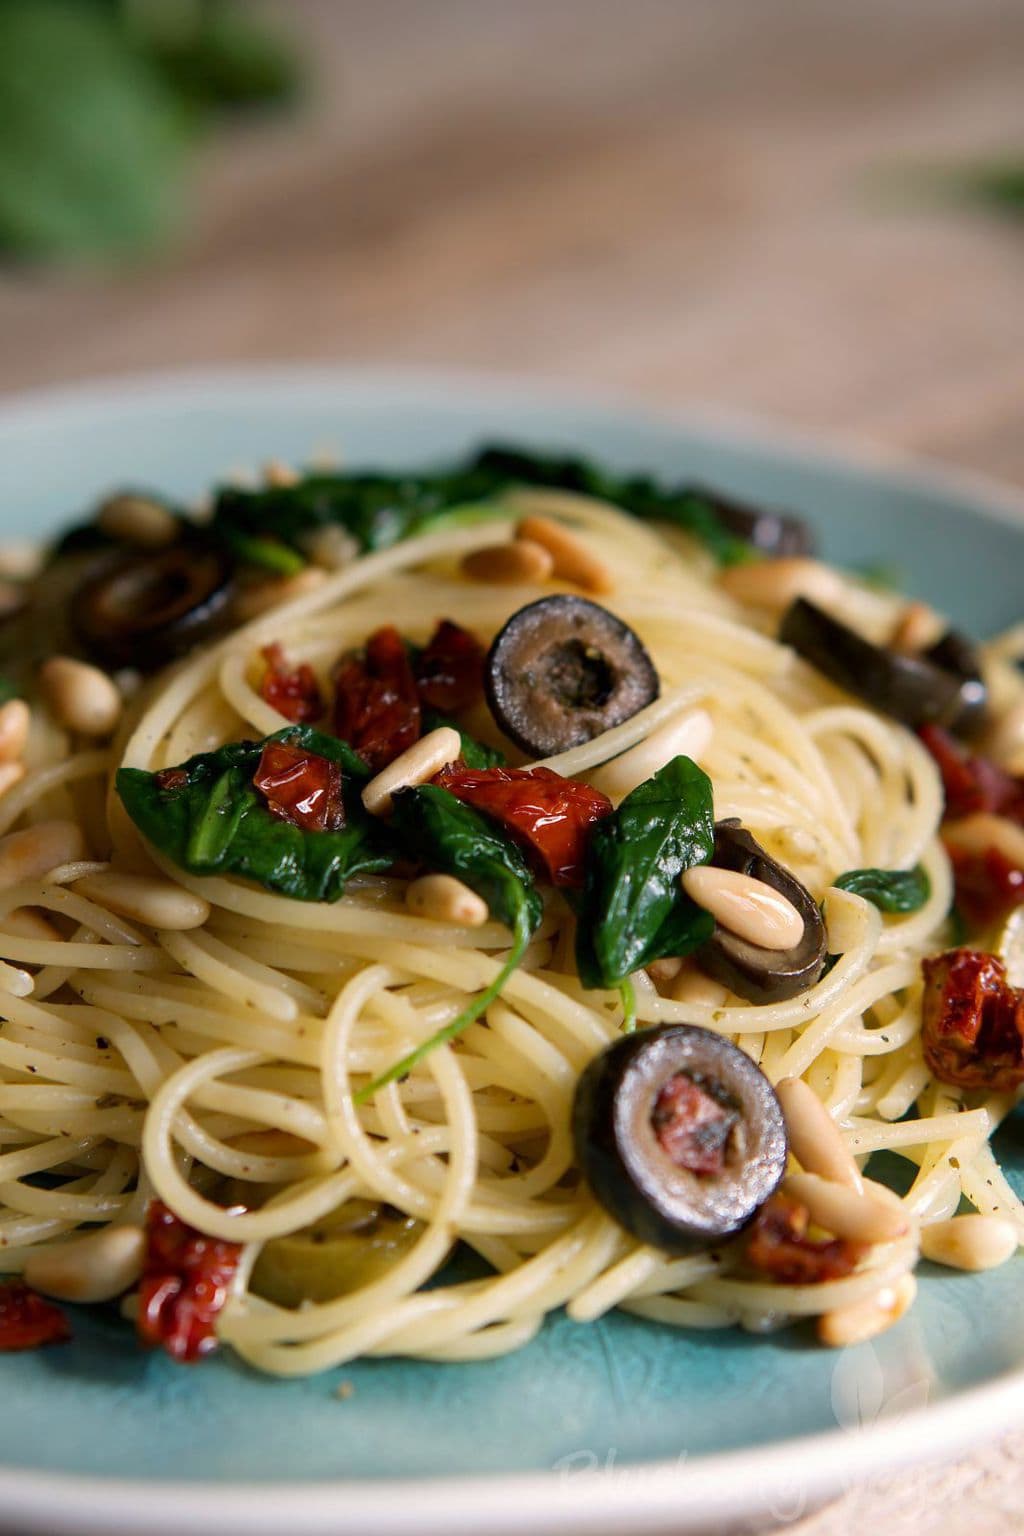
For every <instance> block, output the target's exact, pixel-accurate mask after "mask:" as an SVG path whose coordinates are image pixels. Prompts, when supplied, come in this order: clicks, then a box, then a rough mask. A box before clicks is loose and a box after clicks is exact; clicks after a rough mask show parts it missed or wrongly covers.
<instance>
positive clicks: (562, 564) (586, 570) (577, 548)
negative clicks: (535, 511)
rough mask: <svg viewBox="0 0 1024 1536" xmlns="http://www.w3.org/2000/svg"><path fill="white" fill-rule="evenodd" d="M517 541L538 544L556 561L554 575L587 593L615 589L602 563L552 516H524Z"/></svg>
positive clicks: (517, 529)
mask: <svg viewBox="0 0 1024 1536" xmlns="http://www.w3.org/2000/svg"><path fill="white" fill-rule="evenodd" d="M516 539H517V540H520V539H525V540H526V541H527V542H528V543H531V544H539V545H540V546H541V548H542V549H546V550H547V552H548V554H549V555H550V556H551V558H552V560H553V561H554V562H555V570H554V574H555V575H556V576H559V577H561V579H562V580H563V581H571V582H572V584H573V586H575V587H582V588H583V590H584V591H585V592H596V593H599V594H600V593H604V592H611V591H613V590H614V587H615V581H614V579H613V577H612V573H611V571H610V570H609V569H608V567H607V566H606V565H605V563H604V561H603V560H599V559H598V557H597V555H595V554H593V553H592V552H591V551H590V550H589V549H588V548H587V546H586V545H585V544H584V543H583V542H582V541H581V540H580V539H579V538H577V536H576V534H574V533H571V532H570V531H569V529H568V528H566V527H565V526H564V524H562V523H556V522H555V521H554V519H553V518H550V517H524V518H523V520H522V522H521V523H519V524H518V525H517V527H516Z"/></svg>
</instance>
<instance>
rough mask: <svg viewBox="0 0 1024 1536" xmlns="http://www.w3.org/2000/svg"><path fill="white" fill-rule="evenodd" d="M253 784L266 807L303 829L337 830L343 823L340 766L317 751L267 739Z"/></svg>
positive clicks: (343, 806)
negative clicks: (305, 750)
mask: <svg viewBox="0 0 1024 1536" xmlns="http://www.w3.org/2000/svg"><path fill="white" fill-rule="evenodd" d="M252 782H253V785H254V786H255V788H256V789H258V790H259V791H260V794H261V795H262V796H263V798H264V800H265V801H266V802H267V809H268V811H270V812H271V813H272V814H273V815H274V816H280V818H281V820H282V821H290V822H291V823H292V825H293V826H296V827H302V828H303V830H304V831H306V832H337V831H338V830H339V828H341V827H343V826H344V825H345V802H344V800H343V799H342V795H341V769H340V768H339V767H338V764H337V763H332V762H330V761H329V760H328V759H327V758H326V757H321V756H320V755H319V754H318V753H316V752H304V751H303V750H302V748H301V747H294V746H292V745H291V743H290V742H287V741H270V742H268V743H267V745H266V746H265V747H264V748H263V751H262V752H261V754H260V762H259V767H258V768H257V769H256V772H255V774H254V775H253V780H252Z"/></svg>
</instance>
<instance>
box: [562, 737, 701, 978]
mask: <svg viewBox="0 0 1024 1536" xmlns="http://www.w3.org/2000/svg"><path fill="white" fill-rule="evenodd" d="M713 849H714V813H713V800H712V791H711V780H710V779H709V778H708V776H707V774H706V773H704V772H703V771H702V770H701V769H700V768H698V767H697V765H696V763H694V762H691V760H690V759H689V758H688V757H676V758H673V759H672V761H671V762H670V763H666V765H665V767H664V768H662V769H660V770H659V772H658V773H656V774H655V775H654V777H653V778H651V779H648V780H647V781H646V783H644V784H640V785H639V786H638V787H637V788H636V789H634V790H633V792H632V794H630V795H627V796H626V798H625V800H623V802H622V804H621V805H620V806H619V808H618V810H617V811H615V813H614V814H613V815H611V816H608V817H605V819H604V820H603V821H599V822H598V823H597V824H596V825H595V827H594V829H593V831H592V832H591V834H590V843H589V846H588V849H587V865H586V878H585V883H584V888H583V895H582V899H581V900H580V902H579V905H578V921H577V927H576V966H577V969H578V971H579V974H580V979H581V981H582V982H583V985H584V986H585V987H615V986H618V985H619V983H620V982H622V981H624V980H625V978H626V977H627V976H629V975H630V974H631V973H632V972H633V971H635V970H638V969H639V968H640V967H641V966H643V965H647V964H649V963H650V962H651V961H652V960H657V959H660V958H662V957H664V956H666V955H685V954H688V953H690V952H691V951H692V950H694V949H696V948H698V947H699V945H701V944H703V943H704V942H705V941H706V940H707V939H709V938H710V937H711V933H712V931H713V928H714V921H713V919H712V918H711V916H710V914H709V913H707V912H705V911H703V910H702V909H701V908H700V907H698V906H696V905H695V903H694V902H692V901H690V900H689V898H688V897H687V896H686V895H685V894H684V892H683V890H682V888H681V886H680V883H679V877H680V875H682V873H683V871H684V870H687V869H691V868H692V867H693V866H694V865H695V864H706V863H707V861H708V860H709V859H710V857H711V854H712V852H713Z"/></svg>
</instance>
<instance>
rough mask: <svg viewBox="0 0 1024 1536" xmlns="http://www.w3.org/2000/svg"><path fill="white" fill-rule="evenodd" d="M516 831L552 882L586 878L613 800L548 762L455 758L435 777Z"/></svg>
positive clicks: (574, 882)
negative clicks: (594, 837)
mask: <svg viewBox="0 0 1024 1536" xmlns="http://www.w3.org/2000/svg"><path fill="white" fill-rule="evenodd" d="M434 783H435V784H440V785H441V787H442V788H443V789H447V790H448V792H449V793H450V794H452V795H454V796H455V797H456V799H457V800H464V801H465V802H466V804H467V805H473V806H475V807H476V808H477V810H478V811H484V812H486V814H487V815H488V816H493V817H494V818H495V820H496V821H500V822H501V823H502V825H503V826H505V827H507V828H508V830H509V831H510V832H512V833H514V834H515V835H516V837H517V838H518V839H519V841H520V842H521V843H523V844H524V845H525V846H526V848H527V850H528V851H529V852H530V853H531V854H532V856H533V858H534V861H535V862H536V863H537V864H538V865H539V867H540V869H541V871H542V872H543V873H544V874H546V875H547V877H548V879H549V880H551V882H552V883H553V884H554V885H575V886H579V885H582V884H583V857H584V854H585V853H586V847H587V837H588V834H589V832H590V828H591V826H592V825H593V824H594V822H595V821H600V819H601V818H602V817H603V816H610V815H611V810H612V803H611V801H610V800H609V799H608V797H607V795H602V794H601V792H600V790H596V789H591V788H590V786H589V784H577V783H576V781H575V780H574V779H563V777H562V775H561V774H560V773H555V772H554V771H553V770H552V769H550V768H466V767H464V766H462V765H461V764H459V763H453V764H452V765H451V767H449V768H442V770H441V772H440V773H439V774H438V775H437V777H436V778H435V780H434Z"/></svg>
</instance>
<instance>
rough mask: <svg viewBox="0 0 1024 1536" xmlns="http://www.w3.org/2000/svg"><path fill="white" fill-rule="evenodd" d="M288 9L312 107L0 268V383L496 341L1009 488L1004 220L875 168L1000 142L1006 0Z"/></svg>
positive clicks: (955, 1520) (498, 363) (978, 1463)
mask: <svg viewBox="0 0 1024 1536" xmlns="http://www.w3.org/2000/svg"><path fill="white" fill-rule="evenodd" d="M276 8H277V9H278V10H279V11H280V12H281V13H282V14H283V15H285V16H286V17H287V18H288V20H289V23H290V24H291V25H292V26H294V27H295V29H296V30H297V32H298V33H299V34H300V35H302V34H304V35H305V36H306V38H307V39H308V42H309V46H310V54H311V57H312V58H313V60H314V61H315V64H316V69H317V84H316V90H315V93H314V99H313V100H312V101H311V102H310V104H309V107H308V108H307V111H306V114H305V116H303V117H300V118H295V119H291V120H288V121H284V122H276V123H268V124H265V125H254V126H249V127H246V128H244V129H241V130H238V131H235V132H233V133H228V134H227V135H226V136H222V137H221V138H220V139H219V140H218V141H216V142H215V143H214V144H212V145H211V146H210V147H209V149H208V150H207V153H206V155H205V158H204V160H203V163H202V166H201V169H200V171H199V174H198V178H197V187H196V207H195V215H194V226H193V228H192V229H191V230H190V231H189V232H188V233H187V235H186V236H185V237H184V238H183V240H182V243H181V246H180V248H179V249H178V250H177V251H175V252H174V253H172V254H170V255H167V256H164V257H162V258H161V260H160V261H159V262H157V263H156V264H153V265H150V266H149V267H147V268H145V269H142V270H138V271H123V272H120V273H117V274H116V275H113V276H112V275H109V274H107V275H105V276H103V275H95V274H86V275H82V274H80V273H78V274H71V275H69V274H57V273H48V272H26V273H12V272H7V273H6V274H4V275H0V390H17V389H21V388H24V387H26V386H29V385H38V384H43V383H47V382H51V381H54V382H57V381H60V382H67V381H69V380H72V379H76V378H82V377H87V376H90V375H95V374H101V373H104V374H107V373H117V372H124V371H135V370H139V369H148V368H165V367H168V366H179V365H194V364H201V363H205V362H210V363H224V362H232V361H234V362H245V361H250V360H269V359H310V358H316V359H325V360H326V359H330V360H344V361H353V360H359V359H374V360H377V361H380V360H386V361H391V362H398V361H405V362H414V363H430V364H455V365H461V366H483V367H486V368H496V369H503V370H514V371H516V372H523V371H529V372H533V373H536V374H538V375H545V376H547V377H549V378H554V379H558V380H562V381H566V382H568V383H572V382H574V381H575V382H577V383H584V384H586V385H587V386H588V387H593V386H597V387H600V388H602V389H605V390H608V391H611V392H612V393H618V394H622V395H626V396H631V397H633V398H634V399H638V400H640V401H648V402H652V403H654V404H657V405H658V406H661V407H669V408H673V409H674V408H684V407H686V406H689V405H699V406H701V407H709V406H710V407H712V408H717V409H725V410H728V411H736V410H739V411H743V412H755V413H758V414H760V415H764V416H767V417H769V418H774V419H776V420H779V421H782V422H785V423H788V424H791V425H795V426H797V427H799V428H801V429H803V430H806V431H810V432H813V433H823V434H827V435H829V436H830V437H833V438H838V439H840V440H842V439H846V440H849V441H852V442H856V441H864V440H868V441H872V442H875V443H881V444H883V445H886V446H889V447H896V448H899V449H909V450H912V451H915V452H923V453H925V454H928V455H932V456H935V457H938V458H940V459H943V460H945V461H948V462H950V463H956V464H959V465H963V466H968V467H970V468H973V469H975V470H980V471H983V472H985V473H987V474H989V475H995V476H1000V477H1003V478H1005V479H1009V480H1012V481H1015V482H1017V483H1018V484H1024V430H1022V426H1024V420H1022V418H1024V363H1022V358H1024V291H1022V288H1024V284H1022V278H1024V225H1021V224H1018V225H1013V224H1011V223H1009V222H1005V221H1000V220H998V219H995V218H993V217H990V216H985V215H981V214H978V213H975V212H968V211H965V210H964V209H962V208H952V207H949V206H945V205H939V204H936V203H935V202H934V201H931V200H928V199H925V198H923V197H920V196H918V195H916V194H915V195H912V196H911V195H909V194H908V193H907V192H906V189H905V188H903V190H902V191H901V192H900V195H897V194H896V190H895V189H896V187H898V186H902V176H903V172H904V171H906V170H907V169H908V168H916V167H919V166H921V165H922V164H933V163H936V162H946V161H953V160H957V159H960V158H965V157H966V158H970V157H972V156H984V155H987V154H992V153H994V152H999V151H1001V150H1009V149H1012V148H1017V149H1020V148H1021V147H1022V146H1021V141H1022V139H1024V118H1022V113H1021V100H1022V91H1021V76H1022V64H1024V5H1021V4H1019V3H1014V0H858V3H857V4H855V5H853V4H841V3H839V0H830V3H822V0H629V3H628V4H626V3H624V0H515V3H513V0H279V4H278V5H277V7H276ZM1022 1418H1024V1406H1022ZM1022 1465H1024V1435H1022V1436H1018V1437H1016V1438H1015V1439H1011V1440H1009V1441H1007V1442H1005V1443H1003V1444H1001V1445H999V1446H997V1447H990V1448H988V1449H987V1450H986V1451H985V1452H984V1453H983V1454H982V1455H980V1456H975V1457H974V1458H973V1459H972V1460H971V1461H969V1462H967V1463H965V1464H964V1465H963V1466H961V1467H957V1468H953V1469H946V1470H945V1471H944V1472H942V1473H941V1474H940V1473H934V1472H933V1473H929V1474H927V1475H923V1476H918V1475H916V1474H915V1475H913V1476H911V1477H905V1478H903V1479H897V1480H895V1481H890V1482H888V1483H887V1484H886V1485H885V1486H884V1487H881V1488H873V1489H858V1490H855V1491H853V1492H851V1493H850V1494H848V1495H847V1497H846V1499H845V1500H844V1501H842V1502H841V1503H840V1504H838V1505H835V1506H833V1507H832V1508H831V1509H830V1510H828V1511H826V1512H824V1513H822V1514H819V1515H816V1516H813V1517H810V1518H807V1519H806V1520H805V1522H804V1523H801V1524H800V1525H799V1526H798V1527H796V1528H795V1529H799V1530H800V1531H802V1532H805V1533H806V1536H811V1533H812V1532H813V1533H814V1536H824V1533H826V1532H827V1533H829V1536H838V1533H840V1532H845V1531H847V1530H850V1531H852V1530H853V1529H854V1528H856V1529H857V1530H858V1531H862V1530H863V1529H865V1528H866V1527H879V1526H881V1528H882V1529H885V1530H886V1532H887V1536H892V1532H894V1531H896V1530H897V1529H898V1530H903V1529H906V1530H907V1531H908V1532H909V1531H910V1530H911V1529H913V1532H914V1536H939V1533H942V1536H945V1533H947V1532H953V1531H954V1530H956V1531H959V1530H962V1529H964V1528H966V1527H967V1525H968V1523H970V1526H971V1528H972V1530H973V1532H974V1536H994V1533H997V1532H1002V1531H1004V1530H1005V1531H1007V1532H1009V1531H1010V1530H1017V1529H1019V1524H1018V1521H1019V1516H1018V1514H1017V1511H1018V1510H1019V1508H1020V1505H1021V1503H1022V1502H1024V1499H1022V1494H1024V1475H1022V1470H1021V1469H1022ZM798 1512H799V1511H798V1510H797V1509H796V1508H794V1509H789V1510H783V1509H780V1510H779V1511H778V1515H779V1517H780V1518H781V1517H783V1516H785V1517H787V1518H789V1517H792V1516H793V1515H795V1514H797V1513H798ZM791 1529H794V1528H792V1527H791Z"/></svg>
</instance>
